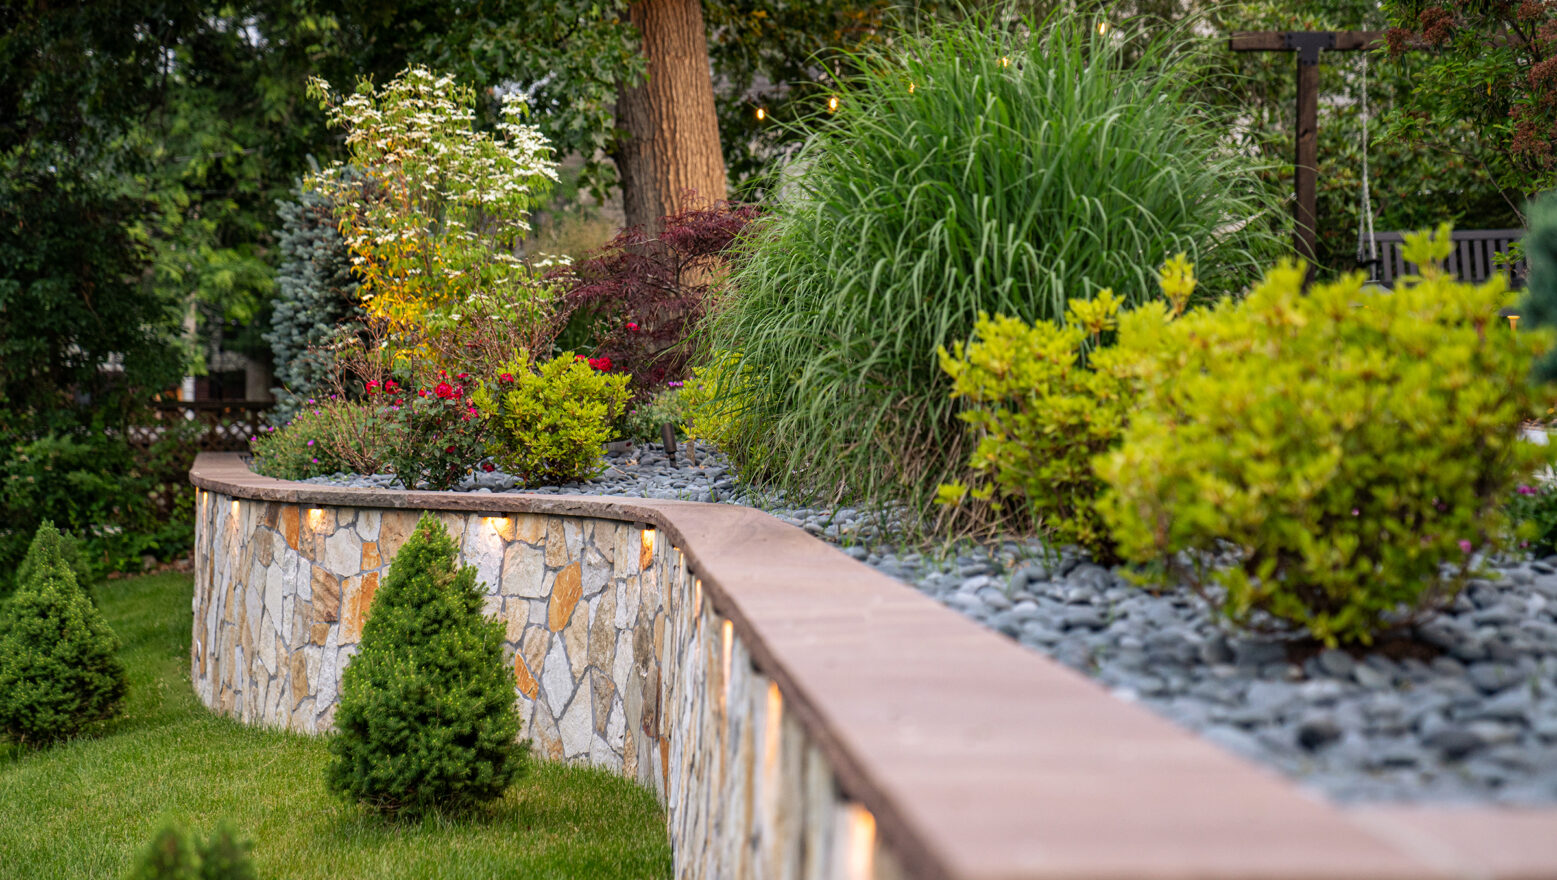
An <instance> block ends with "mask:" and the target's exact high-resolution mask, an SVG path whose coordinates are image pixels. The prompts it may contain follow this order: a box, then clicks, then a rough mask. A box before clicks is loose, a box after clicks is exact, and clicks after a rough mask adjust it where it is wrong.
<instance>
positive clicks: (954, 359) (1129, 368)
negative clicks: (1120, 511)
mask: <svg viewBox="0 0 1557 880" xmlns="http://www.w3.org/2000/svg"><path fill="white" fill-rule="evenodd" d="M1158 284H1159V286H1160V287H1161V289H1162V291H1163V294H1164V296H1165V297H1166V298H1167V301H1168V303H1169V306H1168V308H1170V309H1171V312H1167V314H1171V315H1172V316H1177V315H1179V314H1182V313H1183V311H1184V309H1185V307H1186V306H1187V305H1188V304H1189V299H1190V296H1191V295H1192V294H1193V293H1194V290H1195V277H1194V272H1193V269H1192V268H1191V267H1190V265H1189V263H1188V261H1187V259H1186V258H1185V255H1184V254H1179V255H1177V256H1176V257H1174V258H1173V259H1172V260H1169V261H1168V262H1167V263H1166V264H1165V265H1164V266H1163V268H1162V272H1161V274H1160V277H1159V279H1158ZM1119 306H1120V300H1119V297H1117V296H1115V295H1114V292H1113V291H1112V290H1108V289H1106V288H1105V289H1104V290H1102V291H1101V292H1099V293H1098V294H1097V296H1095V297H1092V298H1091V299H1084V300H1082V299H1073V300H1071V301H1070V304H1069V306H1068V307H1067V309H1066V316H1065V323H1064V324H1059V323H1057V322H1054V321H1040V322H1038V323H1036V324H1033V325H1028V324H1026V323H1024V322H1023V321H1021V320H1019V319H1017V318H1009V317H1005V316H1003V315H1001V316H996V317H993V318H991V317H989V316H988V315H980V316H979V320H978V323H977V324H975V325H974V328H973V341H972V342H970V343H969V344H968V345H967V346H964V345H963V344H962V343H960V342H957V343H953V345H952V348H951V351H947V350H946V349H945V348H944V347H943V348H941V349H940V351H939V354H940V360H941V369H942V370H944V371H946V374H947V375H948V376H950V377H951V380H952V397H953V398H956V399H961V400H962V401H963V402H964V406H965V408H964V409H963V411H962V412H961V413H960V414H959V417H960V418H961V419H962V420H963V421H964V422H967V423H968V424H969V425H970V426H971V427H972V429H973V431H974V434H975V436H976V437H977V438H978V446H977V447H975V448H974V450H973V453H972V455H971V456H970V457H969V459H968V469H969V471H971V472H972V473H973V474H974V475H975V482H974V484H973V485H972V486H971V487H970V486H969V485H966V484H964V483H962V482H952V483H946V484H943V485H942V486H941V487H940V491H939V493H938V497H937V500H938V501H940V502H941V503H942V504H945V505H949V506H958V505H966V504H979V503H982V504H986V505H988V507H989V508H990V509H991V511H992V513H993V514H994V515H995V517H998V518H1001V519H1002V520H1003V522H1004V525H1005V528H1006V530H1007V531H1010V530H1014V529H1025V528H1031V527H1037V528H1039V529H1041V530H1043V531H1044V532H1046V533H1047V534H1048V535H1049V536H1050V537H1051V538H1055V539H1058V540H1060V541H1063V542H1064V543H1067V544H1077V545H1080V546H1082V547H1084V548H1086V549H1087V550H1088V551H1090V552H1091V553H1092V555H1093V557H1094V558H1096V559H1099V560H1102V561H1113V560H1114V558H1115V552H1114V541H1113V536H1112V535H1111V534H1110V533H1109V531H1108V527H1107V526H1106V525H1105V524H1104V523H1103V521H1102V519H1101V518H1100V517H1099V516H1098V514H1097V511H1096V508H1095V503H1096V501H1097V496H1098V495H1099V493H1100V492H1101V491H1102V488H1103V485H1102V481H1101V480H1099V479H1098V477H1097V474H1096V473H1095V472H1093V470H1092V459H1093V457H1094V456H1096V455H1097V454H1099V453H1101V452H1105V451H1108V450H1110V449H1113V448H1114V447H1115V446H1116V445H1118V443H1119V439H1120V438H1121V437H1122V436H1123V434H1124V429H1125V425H1126V423H1127V420H1128V417H1129V414H1130V412H1131V410H1132V409H1133V407H1134V405H1135V396H1136V395H1135V387H1136V384H1137V381H1136V380H1137V366H1136V365H1137V362H1138V360H1139V359H1138V358H1137V357H1136V356H1135V355H1134V354H1133V353H1126V352H1121V351H1119V350H1118V349H1116V348H1113V347H1112V346H1108V345H1104V344H1103V343H1104V342H1105V341H1107V340H1111V339H1112V337H1113V335H1114V331H1115V330H1116V329H1117V328H1118V326H1119V323H1120V321H1121V320H1123V321H1126V322H1132V321H1133V322H1145V323H1147V324H1152V323H1156V324H1161V323H1162V321H1163V315H1164V314H1165V311H1164V308H1165V307H1164V306H1163V305H1162V304H1161V303H1149V304H1148V305H1147V306H1145V307H1144V309H1143V313H1142V314H1136V313H1133V312H1127V313H1125V315H1123V316H1121V315H1120V314H1119Z"/></svg>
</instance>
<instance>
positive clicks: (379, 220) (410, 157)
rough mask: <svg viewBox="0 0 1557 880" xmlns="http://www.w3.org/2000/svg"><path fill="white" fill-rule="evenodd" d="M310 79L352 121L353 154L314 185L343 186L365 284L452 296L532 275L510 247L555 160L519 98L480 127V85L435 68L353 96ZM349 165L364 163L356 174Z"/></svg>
mask: <svg viewBox="0 0 1557 880" xmlns="http://www.w3.org/2000/svg"><path fill="white" fill-rule="evenodd" d="M309 85H310V92H311V94H314V95H315V96H317V97H318V98H319V99H320V100H321V101H322V102H323V103H324V105H325V107H326V108H327V109H328V112H329V116H330V121H331V123H332V124H335V125H339V126H341V127H342V128H344V129H345V130H346V144H347V148H348V150H349V151H350V155H351V158H350V159H349V160H348V161H347V162H344V163H336V164H335V165H334V166H332V167H330V168H328V169H325V170H324V171H322V172H320V173H319V174H317V175H314V177H313V179H312V180H311V184H312V185H313V186H315V187H317V188H320V189H323V190H326V191H330V192H332V193H334V194H335V195H336V196H337V199H336V203H337V205H338V206H340V218H341V232H342V235H343V237H344V238H345V239H346V243H347V245H348V246H349V247H350V248H351V250H352V252H353V263H354V264H355V265H357V266H358V267H359V271H360V272H362V273H363V274H364V276H365V277H364V281H365V284H364V287H365V290H364V293H366V294H368V295H371V294H372V292H373V291H375V290H377V291H379V292H383V289H384V288H385V287H387V286H393V285H395V284H396V283H400V284H401V285H402V287H414V288H416V289H417V290H418V291H419V292H420V295H422V296H424V297H426V298H428V299H431V300H438V301H444V302H447V301H449V300H454V301H458V300H463V299H467V298H468V297H469V296H471V295H473V294H475V293H477V292H478V291H479V290H480V289H481V288H483V287H484V288H487V289H488V290H491V289H494V288H503V287H509V286H512V285H516V284H518V285H526V286H530V285H531V284H532V282H533V276H532V274H531V270H530V268H529V267H528V266H525V265H524V264H523V262H522V261H519V260H516V259H514V258H513V257H512V254H513V252H514V251H515V249H516V247H517V245H518V244H519V242H520V241H521V240H522V239H523V238H524V236H525V235H527V234H528V233H529V231H530V224H529V212H530V211H531V210H532V209H533V208H535V207H536V206H538V205H539V204H540V203H541V200H542V199H543V198H544V197H545V195H546V194H547V193H548V192H549V191H550V189H551V186H552V184H553V183H555V182H556V181H557V167H556V163H555V162H554V161H553V159H552V156H551V146H550V144H549V143H548V142H547V141H546V138H545V136H544V135H542V134H541V132H540V131H539V130H538V129H536V128H535V127H534V126H531V125H526V124H524V123H523V122H522V121H521V120H522V119H523V117H524V114H525V108H524V106H523V104H522V103H521V102H519V101H518V100H516V99H512V98H510V97H506V96H505V97H504V98H503V99H502V101H503V106H502V114H501V119H500V121H499V122H498V123H497V125H496V126H495V127H496V135H495V136H494V135H493V134H489V133H486V132H482V131H479V130H477V127H476V114H475V106H476V93H475V92H474V90H472V89H470V88H468V87H466V86H461V85H459V84H458V83H457V82H455V80H454V78H453V77H452V76H448V75H443V76H439V75H435V74H434V73H432V71H430V70H428V69H427V68H425V67H411V68H408V69H407V70H405V71H404V72H402V73H401V74H400V75H399V76H397V77H396V78H395V79H394V80H392V81H391V82H389V83H387V84H385V85H384V86H383V87H382V88H380V89H377V90H375V89H374V88H373V87H372V85H371V84H370V83H363V84H362V85H361V86H359V88H358V89H357V91H356V92H355V93H353V94H351V95H349V96H346V97H345V98H343V99H342V98H338V97H337V96H336V95H335V94H334V93H333V92H332V91H331V89H330V86H329V84H328V83H326V82H324V81H323V80H320V79H317V78H315V79H313V80H311V81H310V84H309ZM348 166H350V167H353V168H355V169H356V170H357V171H358V172H360V173H359V174H358V175H356V176H355V179H354V176H353V175H349V174H347V173H346V170H347V168H348ZM364 177H365V182H364V180H363V178H364ZM407 254H412V255H417V256H418V257H419V259H420V262H421V263H422V265H412V264H411V262H410V261H409V260H407V259H406V255H407ZM374 271H378V272H379V273H380V274H379V275H377V276H375V275H374V274H372V273H373V272H374ZM384 273H387V274H384ZM364 298H365V299H366V298H367V297H366V296H365V297H364Z"/></svg>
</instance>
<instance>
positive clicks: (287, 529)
mask: <svg viewBox="0 0 1557 880" xmlns="http://www.w3.org/2000/svg"><path fill="white" fill-rule="evenodd" d="M297 533H298V513H297V506H296V505H294V504H288V505H287V506H286V507H283V508H282V509H281V536H282V537H284V538H286V542H287V546H288V547H291V548H292V549H293V550H296V549H297Z"/></svg>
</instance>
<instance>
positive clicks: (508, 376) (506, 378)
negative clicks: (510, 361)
mask: <svg viewBox="0 0 1557 880" xmlns="http://www.w3.org/2000/svg"><path fill="white" fill-rule="evenodd" d="M497 381H499V382H503V383H505V384H506V383H509V382H512V381H514V374H513V373H504V374H503V375H501V376H498V377H497Z"/></svg>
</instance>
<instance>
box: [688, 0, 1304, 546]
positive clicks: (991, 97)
mask: <svg viewBox="0 0 1557 880" xmlns="http://www.w3.org/2000/svg"><path fill="white" fill-rule="evenodd" d="M1094 24H1095V20H1092V19H1089V18H1088V17H1087V16H1084V15H1074V16H1059V15H1057V16H1056V17H1055V18H1053V19H1051V20H1048V21H1042V22H1035V21H1027V22H1021V23H1018V24H1016V25H1015V26H1010V27H1008V26H1006V25H1005V24H1004V23H1001V22H996V21H993V20H991V19H989V18H980V17H973V18H972V19H965V20H962V21H960V22H958V23H954V24H943V25H935V26H931V27H930V28H929V29H928V30H926V31H924V32H922V33H921V34H919V35H915V36H909V37H906V38H904V39H903V40H901V41H893V42H892V44H891V45H890V46H886V45H885V44H882V45H883V48H881V49H880V50H879V51H873V52H870V53H868V54H865V55H862V56H857V57H855V58H854V59H852V65H850V66H852V68H853V69H854V70H856V71H857V74H855V75H852V76H848V77H847V79H846V80H845V81H844V82H843V83H842V84H841V86H840V92H839V95H838V97H839V102H838V108H837V111H836V112H835V113H832V114H830V115H824V116H823V117H822V118H820V119H818V120H815V121H814V122H815V125H814V129H815V130H814V132H813V133H812V134H811V136H810V137H809V139H808V140H807V141H806V144H805V146H804V147H803V148H802V149H801V151H800V153H799V155H798V158H797V161H795V162H794V163H792V164H791V166H790V168H791V169H792V170H791V171H790V172H789V173H788V174H787V176H786V177H785V178H784V179H783V180H782V181H780V185H778V186H777V187H776V188H775V191H776V192H778V193H779V194H780V196H781V198H780V199H779V200H778V201H777V202H776V203H775V204H773V205H772V206H771V207H772V214H771V218H772V219H771V221H769V222H767V223H765V224H764V225H763V227H762V228H761V229H760V230H758V231H757V232H756V233H755V234H754V235H753V236H752V238H751V241H750V242H749V243H747V244H746V245H744V246H743V249H744V259H742V260H740V261H737V263H736V267H735V270H734V273H733V275H732V281H731V291H730V293H729V295H728V296H726V297H725V298H724V300H723V301H721V303H720V304H719V307H718V308H716V309H714V310H713V312H712V317H711V318H710V322H709V330H708V339H707V340H706V346H707V347H706V349H705V350H707V351H718V350H721V349H723V350H728V351H737V352H739V353H740V355H741V365H742V369H743V371H744V375H745V377H746V378H747V380H748V381H749V382H750V390H751V393H750V394H749V395H748V396H747V402H746V403H745V405H743V406H742V407H740V409H739V411H738V412H739V416H738V418H737V419H736V423H735V425H734V426H733V427H734V428H735V431H734V432H733V434H732V436H730V437H729V438H728V442H726V443H725V444H724V446H725V451H727V452H729V453H731V454H732V456H733V457H734V459H735V461H736V463H737V465H739V466H741V467H742V468H743V469H745V470H746V471H747V472H748V473H749V474H755V475H766V476H767V477H768V478H769V479H770V481H771V482H772V483H774V484H775V485H776V487H777V488H781V489H784V490H786V491H789V492H790V493H792V497H801V496H804V495H807V494H809V495H813V496H815V495H818V494H824V493H825V495H826V496H827V497H828V498H832V497H833V496H834V495H836V494H838V493H840V491H841V493H842V495H843V496H844V497H846V498H849V499H851V500H855V501H861V502H865V503H874V502H879V503H881V504H883V505H897V504H900V503H907V504H908V505H909V506H910V508H911V509H912V510H913V511H915V512H922V513H925V514H927V515H933V513H934V512H935V511H936V510H937V508H936V507H935V505H934V504H933V499H934V498H935V495H936V491H937V488H938V487H939V486H940V485H941V484H942V483H947V482H951V481H954V480H958V479H962V478H963V477H964V471H965V463H966V461H967V459H968V454H969V451H970V450H971V448H972V446H973V444H974V442H975V441H974V439H973V437H972V436H971V435H970V434H969V433H968V432H967V431H966V428H965V426H964V425H963V423H962V422H961V421H959V420H958V418H957V411H958V409H959V402H958V401H954V400H952V399H951V397H950V391H951V379H950V377H949V376H947V375H946V374H945V373H944V372H943V371H942V370H941V369H940V366H939V363H938V361H937V359H936V351H937V348H938V347H939V346H942V345H948V346H949V345H951V344H952V343H953V342H956V341H965V340H967V339H968V338H969V336H970V335H971V334H972V332H973V330H974V326H975V324H976V323H977V321H978V317H979V315H980V314H981V313H988V314H992V315H994V314H1000V315H1006V316H1008V317H1011V318H1019V319H1021V320H1023V321H1027V322H1034V321H1059V320H1063V319H1064V316H1065V311H1066V304H1067V303H1068V302H1069V301H1070V300H1071V299H1073V298H1086V297H1089V296H1092V295H1093V294H1095V293H1097V291H1099V290H1101V289H1102V288H1104V287H1110V288H1112V289H1113V291H1114V294H1115V295H1116V296H1117V297H1118V298H1119V299H1120V300H1121V301H1122V302H1123V303H1124V304H1125V306H1126V307H1133V306H1136V305H1138V304H1140V303H1142V302H1145V301H1147V300H1150V299H1153V298H1155V297H1156V295H1157V285H1156V268H1157V267H1158V266H1160V265H1161V264H1162V263H1163V261H1164V260H1165V259H1166V258H1167V257H1169V256H1170V255H1172V254H1175V253H1178V252H1180V251H1183V252H1186V253H1187V254H1188V255H1189V259H1190V260H1192V261H1194V262H1196V263H1198V264H1199V265H1201V266H1202V267H1204V268H1205V270H1206V271H1205V272H1204V277H1202V279H1201V282H1202V283H1201V293H1202V294H1203V295H1205V296H1207V297H1215V296H1217V295H1220V294H1223V293H1227V292H1233V291H1238V290H1241V289H1242V288H1243V287H1244V286H1246V285H1247V284H1249V283H1250V282H1252V281H1254V280H1255V279H1257V278H1258V277H1259V270H1260V268H1261V267H1262V266H1264V265H1268V264H1269V262H1270V260H1271V259H1273V258H1274V257H1276V256H1277V255H1279V254H1280V253H1281V252H1282V250H1284V248H1285V245H1284V244H1283V243H1282V242H1280V241H1278V240H1276V239H1275V237H1274V236H1273V234H1272V233H1271V230H1272V228H1273V226H1272V224H1270V223H1268V222H1266V221H1267V220H1268V219H1269V218H1271V217H1274V216H1277V215H1278V214H1279V213H1280V204H1279V200H1278V199H1277V198H1276V196H1274V195H1272V194H1271V193H1269V191H1268V188H1266V187H1262V186H1261V185H1260V184H1259V182H1258V171H1259V166H1258V165H1257V163H1256V162H1255V161H1254V160H1252V159H1250V158H1248V157H1246V156H1245V155H1243V154H1242V153H1240V152H1239V151H1236V150H1229V149H1226V148H1225V140H1224V138H1225V134H1226V131H1227V130H1228V125H1229V124H1230V123H1227V122H1226V121H1225V120H1223V119H1222V118H1220V117H1219V116H1218V113H1217V112H1216V111H1215V110H1214V109H1212V108H1210V107H1208V106H1206V105H1204V104H1203V103H1200V102H1199V101H1198V100H1197V99H1196V97H1195V95H1196V94H1197V91H1196V90H1197V89H1200V88H1201V87H1202V86H1204V85H1205V78H1204V77H1203V76H1202V71H1201V70H1200V69H1199V68H1198V67H1196V63H1195V62H1194V61H1193V60H1192V59H1191V57H1190V54H1189V51H1188V49H1187V47H1188V46H1190V45H1191V44H1193V43H1194V42H1195V41H1194V40H1193V39H1186V37H1187V36H1189V35H1187V34H1185V33H1176V32H1167V33H1161V34H1159V35H1157V36H1154V37H1150V38H1143V39H1141V40H1125V39H1116V37H1119V36H1120V35H1121V34H1125V33H1126V32H1127V31H1129V30H1130V29H1131V26H1129V25H1128V24H1127V23H1121V22H1119V21H1117V20H1115V21H1113V22H1112V24H1115V25H1116V27H1114V28H1111V29H1109V31H1108V33H1107V34H1106V35H1099V34H1098V33H1097V29H1096V28H1095V27H1094ZM1213 267H1214V268H1213Z"/></svg>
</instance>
